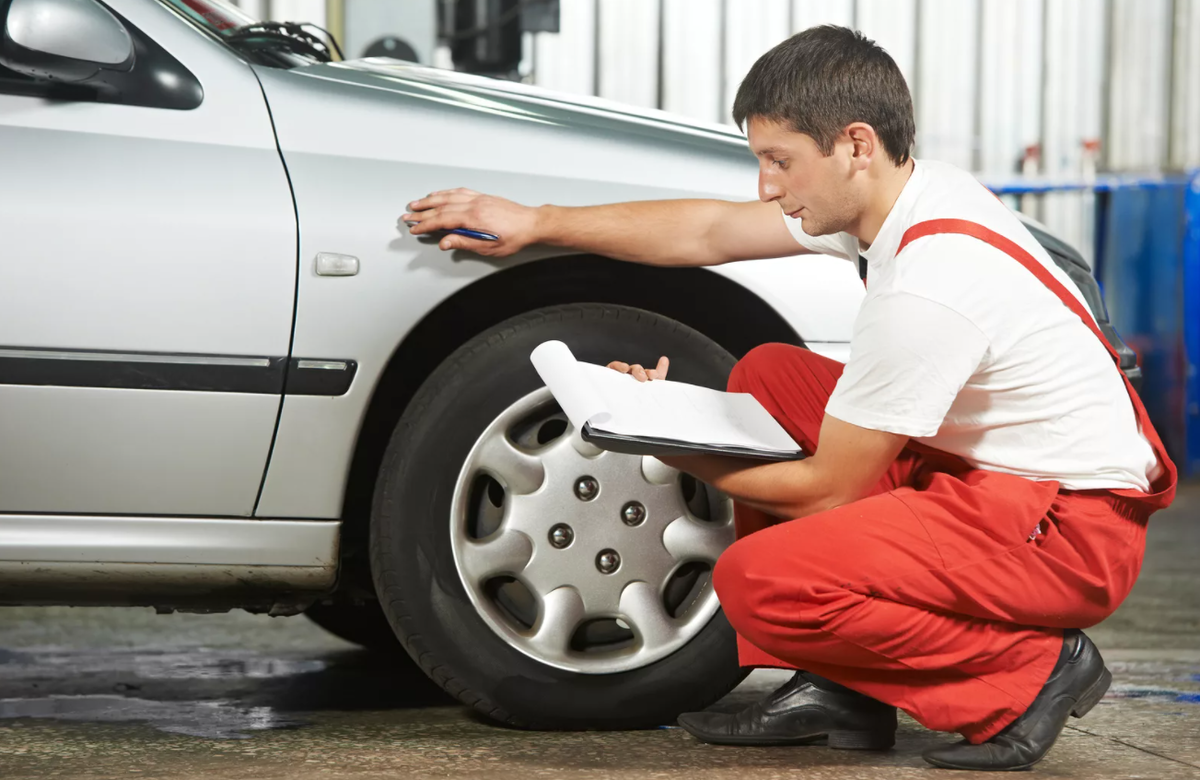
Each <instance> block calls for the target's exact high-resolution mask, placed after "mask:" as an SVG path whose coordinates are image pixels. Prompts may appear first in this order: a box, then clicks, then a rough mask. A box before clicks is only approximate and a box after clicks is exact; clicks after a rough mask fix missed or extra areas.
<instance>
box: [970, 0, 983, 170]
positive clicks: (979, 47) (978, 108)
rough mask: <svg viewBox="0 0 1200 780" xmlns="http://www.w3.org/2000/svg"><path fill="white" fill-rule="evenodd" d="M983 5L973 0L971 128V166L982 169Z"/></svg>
mask: <svg viewBox="0 0 1200 780" xmlns="http://www.w3.org/2000/svg"><path fill="white" fill-rule="evenodd" d="M983 5H984V0H975V117H974V119H973V124H974V127H973V128H971V137H972V145H971V167H972V168H974V169H975V170H976V171H979V170H982V169H983V46H984V38H983V10H984V9H983Z"/></svg>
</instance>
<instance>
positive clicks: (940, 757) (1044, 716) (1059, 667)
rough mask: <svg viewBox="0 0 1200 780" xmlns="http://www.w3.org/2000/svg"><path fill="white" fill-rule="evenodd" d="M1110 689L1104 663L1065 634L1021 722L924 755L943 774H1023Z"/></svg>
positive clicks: (1080, 638) (1078, 636) (1079, 638)
mask: <svg viewBox="0 0 1200 780" xmlns="http://www.w3.org/2000/svg"><path fill="white" fill-rule="evenodd" d="M1111 683H1112V673H1111V672H1110V671H1108V669H1106V668H1104V659H1103V658H1101V657H1100V651H1099V650H1097V649H1096V646H1095V645H1094V644H1092V640H1090V639H1088V638H1087V637H1086V636H1084V634H1083V632H1082V631H1068V632H1066V634H1065V635H1064V637H1063V649H1062V653H1061V655H1059V657H1058V663H1057V664H1055V665H1054V671H1052V672H1051V673H1050V679H1048V680H1046V684H1045V685H1044V686H1043V687H1042V690H1041V691H1040V692H1039V693H1038V695H1037V698H1036V699H1034V700H1033V704H1031V705H1029V709H1028V710H1026V711H1025V712H1024V713H1023V714H1022V715H1021V717H1019V718H1017V719H1016V720H1014V721H1013V722H1012V723H1010V724H1009V725H1008V726H1006V727H1005V728H1004V730H1003V731H1001V732H1000V733H999V734H997V735H996V736H994V737H992V738H991V739H989V740H988V741H987V742H984V743H982V744H979V745H972V744H971V743H969V742H966V741H963V742H959V743H957V744H954V745H942V746H941V747H935V748H930V749H929V750H926V751H925V753H924V754H923V755H924V756H925V760H926V761H928V762H929V763H931V764H933V765H934V766H939V767H942V768H944V769H975V770H979V771H997V772H1003V771H1012V770H1016V769H1028V768H1029V767H1031V766H1033V765H1034V764H1036V763H1037V762H1039V761H1041V760H1042V758H1044V757H1045V755H1046V753H1048V752H1050V748H1051V747H1053V746H1054V740H1056V739H1058V735H1059V732H1061V731H1062V730H1063V727H1064V726H1066V725H1067V718H1068V717H1070V716H1072V715H1073V716H1075V717H1076V718H1082V717H1083V716H1084V715H1086V714H1087V713H1088V711H1089V710H1091V709H1092V707H1095V706H1096V702H1098V701H1100V699H1101V698H1102V697H1103V696H1104V692H1105V691H1107V690H1108V686H1109V685H1110V684H1111Z"/></svg>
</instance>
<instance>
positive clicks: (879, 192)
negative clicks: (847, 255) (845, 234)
mask: <svg viewBox="0 0 1200 780" xmlns="http://www.w3.org/2000/svg"><path fill="white" fill-rule="evenodd" d="M914 167H915V166H914V164H913V161H912V158H909V160H908V161H907V162H905V163H904V165H901V166H899V167H895V166H893V165H890V164H888V165H886V166H885V167H884V169H883V172H882V173H881V174H880V177H879V181H877V182H876V185H875V186H874V187H872V195H871V198H870V200H869V201H868V202H867V208H866V209H865V210H864V211H863V213H862V216H861V217H860V218H859V220H858V225H856V226H855V229H854V230H851V231H850V234H851V235H853V236H855V237H857V238H858V243H859V246H861V247H862V248H863V249H869V248H870V246H871V244H873V243H875V238H876V236H878V235H879V230H880V229H881V228H882V227H883V223H884V221H885V220H886V219H887V217H888V214H890V213H891V212H892V206H895V205H896V201H897V200H898V199H899V198H900V193H901V192H903V191H904V185H905V184H907V183H908V179H909V177H910V176H912V172H913V168H914Z"/></svg>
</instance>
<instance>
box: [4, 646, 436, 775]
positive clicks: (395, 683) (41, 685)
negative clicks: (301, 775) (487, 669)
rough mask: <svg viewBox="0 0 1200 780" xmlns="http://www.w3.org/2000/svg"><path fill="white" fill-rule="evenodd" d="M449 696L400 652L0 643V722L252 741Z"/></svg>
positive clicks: (431, 704) (421, 704) (412, 706)
mask: <svg viewBox="0 0 1200 780" xmlns="http://www.w3.org/2000/svg"><path fill="white" fill-rule="evenodd" d="M451 701H452V700H450V699H449V698H448V697H447V696H446V694H445V693H444V692H443V691H441V690H440V689H437V688H436V686H434V685H433V683H431V682H430V681H429V680H428V678H426V677H425V675H424V674H423V673H421V672H420V671H419V669H417V667H416V666H415V664H412V663H411V662H410V661H409V660H408V659H407V657H401V658H397V657H392V656H390V655H388V654H374V653H367V652H364V651H361V650H349V651H333V652H324V653H317V654H314V653H309V652H305V651H304V650H303V649H297V650H292V649H290V648H289V649H287V650H284V651H283V652H274V653H271V652H262V651H261V650H259V649H251V648H246V649H232V648H206V647H191V648H180V647H170V646H165V647H164V646H159V647H155V646H153V645H142V646H138V647H114V648H71V647H63V646H40V647H22V648H17V649H5V648H0V723H2V722H3V721H5V720H13V719H22V718H28V719H41V720H57V721H73V722H88V723H131V724H145V725H146V726H148V727H150V728H153V729H156V730H158V731H162V732H167V733H171V734H181V735H187V736H192V737H199V738H204V739H214V740H228V739H249V738H251V737H252V736H253V735H254V734H256V733H261V732H264V731H271V730H279V729H295V728H301V727H304V726H309V725H311V724H313V723H316V722H320V720H321V715H322V714H323V713H325V712H329V711H334V712H339V713H342V712H356V711H363V712H379V711H384V712H387V711H395V710H402V709H408V708H421V707H428V706H445V705H446V704H448V703H451ZM455 704H456V703H455ZM0 774H2V773H0Z"/></svg>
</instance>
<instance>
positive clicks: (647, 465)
mask: <svg viewBox="0 0 1200 780" xmlns="http://www.w3.org/2000/svg"><path fill="white" fill-rule="evenodd" d="M642 477H643V478H644V479H645V480H646V481H647V482H649V483H650V484H651V485H669V484H671V483H672V482H674V481H675V480H677V479H679V471H678V470H676V469H673V468H671V467H670V466H668V465H667V464H665V463H663V462H662V461H661V460H659V459H658V458H651V457H650V456H648V455H647V456H644V457H643V458H642Z"/></svg>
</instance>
